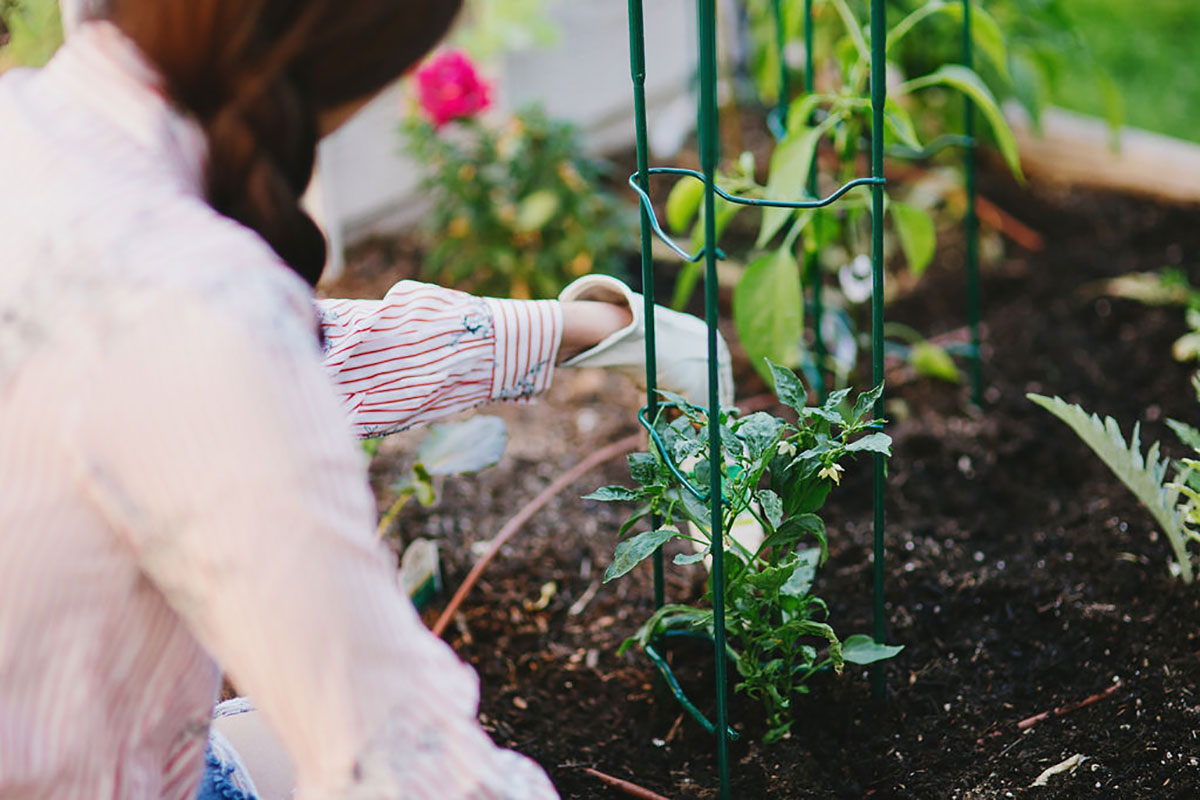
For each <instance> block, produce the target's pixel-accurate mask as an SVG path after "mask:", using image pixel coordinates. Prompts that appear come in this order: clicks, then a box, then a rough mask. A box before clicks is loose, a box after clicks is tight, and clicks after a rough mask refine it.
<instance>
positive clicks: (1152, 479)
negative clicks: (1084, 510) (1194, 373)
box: [1025, 394, 1192, 583]
mask: <svg viewBox="0 0 1200 800" xmlns="http://www.w3.org/2000/svg"><path fill="white" fill-rule="evenodd" d="M1025 396H1026V397H1027V398H1029V400H1030V401H1032V402H1033V403H1036V404H1037V405H1039V406H1041V407H1042V408H1044V409H1046V410H1047V411H1049V412H1050V413H1051V414H1053V415H1054V416H1056V417H1058V418H1059V419H1060V420H1062V421H1063V422H1065V423H1066V424H1067V425H1068V426H1070V428H1071V430H1073V431H1075V433H1076V434H1077V435H1078V436H1079V438H1080V439H1082V440H1083V443H1084V444H1086V445H1087V446H1088V447H1090V448H1092V451H1093V452H1094V453H1095V454H1096V455H1098V456H1099V457H1100V460H1101V461H1103V462H1104V464H1105V466H1107V467H1108V468H1109V469H1110V470H1112V473H1113V474H1114V475H1116V476H1117V478H1119V479H1120V481H1121V482H1122V483H1124V484H1125V486H1126V487H1127V488H1128V489H1129V491H1131V492H1133V496H1134V497H1136V498H1137V499H1138V502H1140V503H1141V504H1142V505H1143V506H1145V508H1146V510H1147V511H1149V512H1150V513H1151V515H1153V516H1154V519H1155V521H1157V522H1158V524H1159V527H1161V528H1162V530H1163V532H1164V533H1165V534H1166V535H1167V539H1168V540H1169V541H1170V543H1171V548H1172V549H1173V550H1174V552H1175V560H1176V563H1178V564H1179V570H1180V577H1181V578H1183V582H1184V583H1191V582H1192V561H1191V556H1190V555H1189V553H1188V551H1187V534H1186V533H1185V531H1184V528H1183V524H1182V521H1181V520H1180V514H1179V509H1178V508H1177V503H1178V500H1179V492H1178V490H1176V489H1171V488H1169V487H1167V486H1166V485H1165V484H1166V483H1167V480H1166V475H1167V466H1168V463H1169V460H1168V459H1166V458H1162V459H1160V458H1159V455H1158V445H1157V444H1155V445H1153V446H1152V447H1151V448H1150V450H1149V452H1148V453H1147V454H1146V455H1145V457H1143V456H1142V453H1141V445H1140V443H1139V435H1138V434H1139V426H1137V425H1134V428H1133V435H1132V436H1131V437H1130V442H1129V444H1128V445H1126V444H1125V438H1124V436H1123V435H1122V434H1121V427H1120V426H1119V425H1118V424H1117V422H1116V420H1114V419H1113V418H1112V417H1105V418H1104V420H1103V421H1101V419H1100V417H1098V416H1097V415H1095V414H1089V413H1088V412H1087V411H1085V410H1083V409H1082V408H1080V407H1079V406H1078V405H1076V404H1073V403H1068V402H1066V401H1065V400H1063V399H1062V398H1059V397H1055V398H1049V397H1044V396H1042V395H1038V394H1027V395H1025Z"/></svg>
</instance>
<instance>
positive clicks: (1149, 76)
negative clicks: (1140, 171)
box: [1054, 0, 1200, 141]
mask: <svg viewBox="0 0 1200 800" xmlns="http://www.w3.org/2000/svg"><path fill="white" fill-rule="evenodd" d="M1065 6H1066V8H1067V10H1068V12H1069V13H1070V14H1071V16H1072V17H1073V18H1074V20H1075V22H1076V23H1077V25H1078V27H1079V31H1080V33H1081V34H1082V36H1083V38H1084V39H1085V40H1086V41H1087V42H1088V44H1089V46H1090V47H1091V50H1092V52H1093V53H1094V54H1095V56H1096V60H1097V61H1098V62H1099V63H1100V65H1101V66H1102V67H1103V68H1104V69H1105V71H1107V72H1108V74H1109V75H1110V76H1111V77H1112V78H1113V80H1114V81H1115V82H1116V83H1117V86H1118V87H1119V88H1120V90H1121V96H1122V98H1123V100H1124V104H1125V124H1127V125H1131V126H1134V127H1138V128H1145V129H1147V130H1152V131H1157V132H1159V133H1165V134H1169V135H1171V136H1177V137H1179V138H1181V139H1190V140H1192V141H1200V58H1198V54H1200V1H1198V0H1066V3H1065ZM1054 102H1055V103H1056V104H1057V105H1061V106H1064V107H1066V108H1071V109H1074V110H1076V111H1083V112H1086V113H1089V114H1096V115H1103V110H1104V105H1103V101H1102V96H1101V93H1100V91H1099V89H1098V88H1097V86H1096V82H1095V81H1094V79H1092V77H1091V76H1090V75H1089V74H1088V73H1087V72H1086V71H1085V70H1080V71H1078V72H1074V73H1070V74H1066V75H1063V76H1061V78H1060V80H1059V85H1058V86H1057V87H1056V91H1055V92H1054Z"/></svg>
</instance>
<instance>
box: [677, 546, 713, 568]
mask: <svg viewBox="0 0 1200 800" xmlns="http://www.w3.org/2000/svg"><path fill="white" fill-rule="evenodd" d="M707 555H708V551H707V550H701V551H700V552H698V553H676V554H675V558H674V563H675V564H677V565H678V566H681V567H684V566H687V565H688V564H695V563H696V562H698V561H703V560H704V557H705V556H707Z"/></svg>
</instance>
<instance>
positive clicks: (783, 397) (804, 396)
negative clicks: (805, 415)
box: [767, 359, 808, 411]
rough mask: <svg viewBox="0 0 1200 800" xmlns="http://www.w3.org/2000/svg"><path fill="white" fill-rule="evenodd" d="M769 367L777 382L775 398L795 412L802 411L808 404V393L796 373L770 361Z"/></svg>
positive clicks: (768, 361)
mask: <svg viewBox="0 0 1200 800" xmlns="http://www.w3.org/2000/svg"><path fill="white" fill-rule="evenodd" d="M767 366H769V367H770V368H771V377H772V378H773V379H774V382H775V396H776V397H778V398H779V401H780V402H781V403H783V404H784V405H787V406H790V407H791V408H792V409H794V410H795V411H802V410H803V409H804V406H805V405H807V404H808V392H807V391H805V389H804V384H803V383H801V382H800V379H799V378H798V377H796V373H794V372H792V371H791V370H790V369H788V368H787V367H781V366H779V365H778V364H776V363H775V362H773V361H771V360H770V359H768V360H767Z"/></svg>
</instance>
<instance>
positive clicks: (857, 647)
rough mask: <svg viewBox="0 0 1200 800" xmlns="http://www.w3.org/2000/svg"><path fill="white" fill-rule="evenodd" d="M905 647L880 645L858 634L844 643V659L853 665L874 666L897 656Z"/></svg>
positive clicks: (848, 637) (864, 635) (868, 637)
mask: <svg viewBox="0 0 1200 800" xmlns="http://www.w3.org/2000/svg"><path fill="white" fill-rule="evenodd" d="M903 649H904V645H902V644H900V645H892V644H878V643H876V642H875V640H874V639H872V638H871V637H870V636H867V635H866V634H863V633H856V634H854V635H853V636H847V637H846V641H844V642H842V658H843V659H845V660H846V661H849V662H850V663H851V664H860V665H862V664H874V663H875V662H876V661H884V660H886V659H889V658H892V657H894V656H896V655H897V654H898V653H899V652H900V651H901V650H903Z"/></svg>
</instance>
